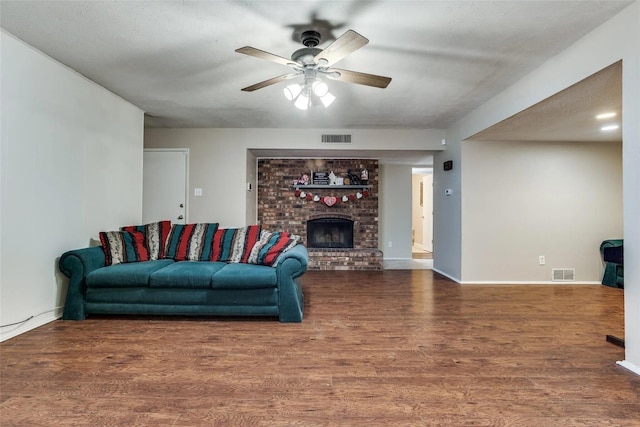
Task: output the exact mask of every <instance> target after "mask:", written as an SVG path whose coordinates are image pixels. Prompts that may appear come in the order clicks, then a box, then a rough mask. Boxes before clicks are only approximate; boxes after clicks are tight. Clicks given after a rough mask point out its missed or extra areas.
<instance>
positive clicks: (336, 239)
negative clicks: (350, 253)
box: [307, 218, 353, 249]
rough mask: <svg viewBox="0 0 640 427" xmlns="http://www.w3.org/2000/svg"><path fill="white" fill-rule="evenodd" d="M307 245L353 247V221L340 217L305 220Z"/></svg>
mask: <svg viewBox="0 0 640 427" xmlns="http://www.w3.org/2000/svg"><path fill="white" fill-rule="evenodd" d="M307 247H309V248H322V249H326V248H353V221H351V220H348V219H342V218H316V219H312V220H309V221H307Z"/></svg>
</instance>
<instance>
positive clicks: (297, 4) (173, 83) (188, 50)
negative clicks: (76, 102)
mask: <svg viewBox="0 0 640 427" xmlns="http://www.w3.org/2000/svg"><path fill="white" fill-rule="evenodd" d="M630 3H632V1H615V0H606V1H395V0H394V1H391V0H377V1H376V0H361V1H326V0H324V1H319V0H317V1H316V0H313V1H312V0H309V1H260V0H258V1H223V0H218V1H189V0H183V1H122V2H111V1H46V2H45V1H29V2H27V1H6V0H2V1H1V2H0V24H1V26H2V28H4V29H5V30H6V31H8V32H10V33H12V34H14V35H15V36H17V37H19V38H20V39H22V40H24V41H26V42H27V43H28V44H30V45H32V46H34V47H36V48H38V49H40V50H41V51H43V52H44V53H46V54H48V55H50V56H52V57H53V58H55V59H57V60H58V61H60V62H61V63H63V64H65V65H67V66H68V67H70V68H72V69H74V70H76V71H77V72H79V73H81V74H83V75H84V76H86V77H87V78H89V79H91V80H93V81H95V82H97V83H98V84H100V85H102V86H104V87H105V88H107V89H109V90H110V91H112V92H114V93H116V94H118V95H119V96H121V97H122V98H124V99H126V100H128V101H130V102H131V103H133V104H135V105H137V106H138V107H140V108H141V109H143V110H144V111H146V112H147V113H148V115H149V117H148V118H147V126H152V127H214V128H225V127H228V128H243V127H250V128H326V129H345V128H391V129H393V128H418V129H426V128H436V129H445V128H447V127H448V126H449V125H450V124H452V123H453V122H454V121H456V120H458V119H460V118H462V117H463V116H464V115H466V114H467V113H469V112H470V111H472V110H473V109H474V108H476V107H478V106H479V105H481V104H482V103H484V102H485V101H487V100H488V99H489V98H491V97H492V96H494V95H495V94H497V93H499V92H500V91H502V90H503V89H505V88H506V87H508V86H509V85H511V84H513V83H515V82H516V81H517V80H518V79H520V78H521V77H523V76H524V75H526V74H527V73H528V72H530V71H531V70H533V69H534V68H536V67H537V66H539V65H540V64H542V63H543V62H544V61H545V60H547V59H548V58H550V57H552V56H553V55H555V54H557V53H559V52H560V51H561V50H562V49H564V48H566V47H568V46H569V45H571V44H572V43H574V42H575V41H576V40H578V39H579V38H580V37H582V36H583V35H585V34H586V33H588V32H589V31H591V30H592V29H594V28H595V27H597V26H598V25H600V24H601V23H603V22H605V21H606V20H608V19H609V18H611V17H612V16H613V15H615V14H616V13H618V12H619V11H620V10H622V9H623V8H624V7H626V6H627V5H629V4H630ZM309 28H315V29H316V30H318V31H320V32H321V33H323V35H324V36H325V38H324V42H323V43H321V46H320V47H326V46H327V45H328V43H329V42H330V39H331V35H333V37H338V36H340V35H341V34H342V33H343V32H344V31H346V30H347V29H353V30H355V31H357V32H359V33H360V34H362V35H364V36H365V37H367V38H368V39H369V40H370V43H369V44H368V45H367V46H365V47H363V48H362V49H360V50H358V51H356V52H355V53H353V54H352V55H350V56H349V57H347V58H345V59H344V60H342V61H340V62H339V63H338V64H337V65H336V66H338V67H340V68H345V69H350V70H355V71H361V72H365V73H371V74H380V75H383V76H389V77H392V78H393V81H392V82H391V84H390V85H389V87H388V88H387V89H378V88H371V87H367V86H361V85H355V84H348V83H343V82H335V81H334V82H330V87H331V91H332V92H334V93H335V95H336V96H337V98H338V99H337V100H336V101H335V102H334V104H333V105H331V106H330V107H329V108H328V109H326V110H325V109H322V108H313V109H310V110H308V111H300V110H297V109H296V108H295V107H294V106H293V105H292V104H291V103H289V102H288V101H287V100H286V99H285V98H284V96H283V94H282V89H283V85H284V84H283V83H281V84H278V85H274V86H271V87H267V88H264V89H261V90H258V91H256V92H252V93H249V92H241V91H240V89H241V88H243V87H245V86H248V85H251V84H253V83H257V82H260V81H263V80H266V79H268V78H271V77H275V76H278V75H281V74H286V73H287V72H288V71H289V69H288V68H287V67H285V66H282V65H279V64H275V63H270V62H267V61H264V60H259V59H256V58H252V57H249V56H245V55H240V54H238V53H235V52H234V50H235V49H236V48H238V47H241V46H246V45H250V46H253V47H256V48H259V49H262V50H265V51H268V52H271V53H274V54H277V55H279V56H284V57H289V56H290V55H291V53H292V52H293V51H295V50H296V49H298V48H300V47H302V45H301V44H300V43H299V41H297V39H296V40H294V38H295V37H296V34H299V33H300V32H301V31H302V30H305V29H309Z"/></svg>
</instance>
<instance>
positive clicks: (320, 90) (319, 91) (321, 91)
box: [311, 80, 329, 98]
mask: <svg viewBox="0 0 640 427" xmlns="http://www.w3.org/2000/svg"><path fill="white" fill-rule="evenodd" d="M311 87H312V88H313V93H315V94H316V95H318V96H319V97H320V98H322V97H323V96H325V95H326V94H327V93H329V86H327V84H326V83H325V82H323V81H320V80H317V81H315V82H313V85H312V86H311Z"/></svg>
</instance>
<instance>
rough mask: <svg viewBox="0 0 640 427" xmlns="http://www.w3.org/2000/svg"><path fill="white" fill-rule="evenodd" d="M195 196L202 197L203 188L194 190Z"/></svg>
mask: <svg viewBox="0 0 640 427" xmlns="http://www.w3.org/2000/svg"><path fill="white" fill-rule="evenodd" d="M193 195H194V196H202V188H194V189H193Z"/></svg>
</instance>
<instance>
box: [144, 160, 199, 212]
mask: <svg viewBox="0 0 640 427" xmlns="http://www.w3.org/2000/svg"><path fill="white" fill-rule="evenodd" d="M142 151H143V156H142V160H143V162H142V168H143V169H142V180H143V182H142V186H143V191H144V152H145V151H150V152H166V153H168V152H174V153H175V152H179V153H184V161H185V165H184V166H185V168H184V171H185V177H184V222H185V224H189V206H190V205H191V203H190V201H189V198H190V197H191V195H190V194H189V188H190V187H189V175H190V174H189V149H188V148H144V149H143V150H142ZM143 197H144V196H143ZM143 209H144V207H143ZM172 222H173V221H172Z"/></svg>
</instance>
